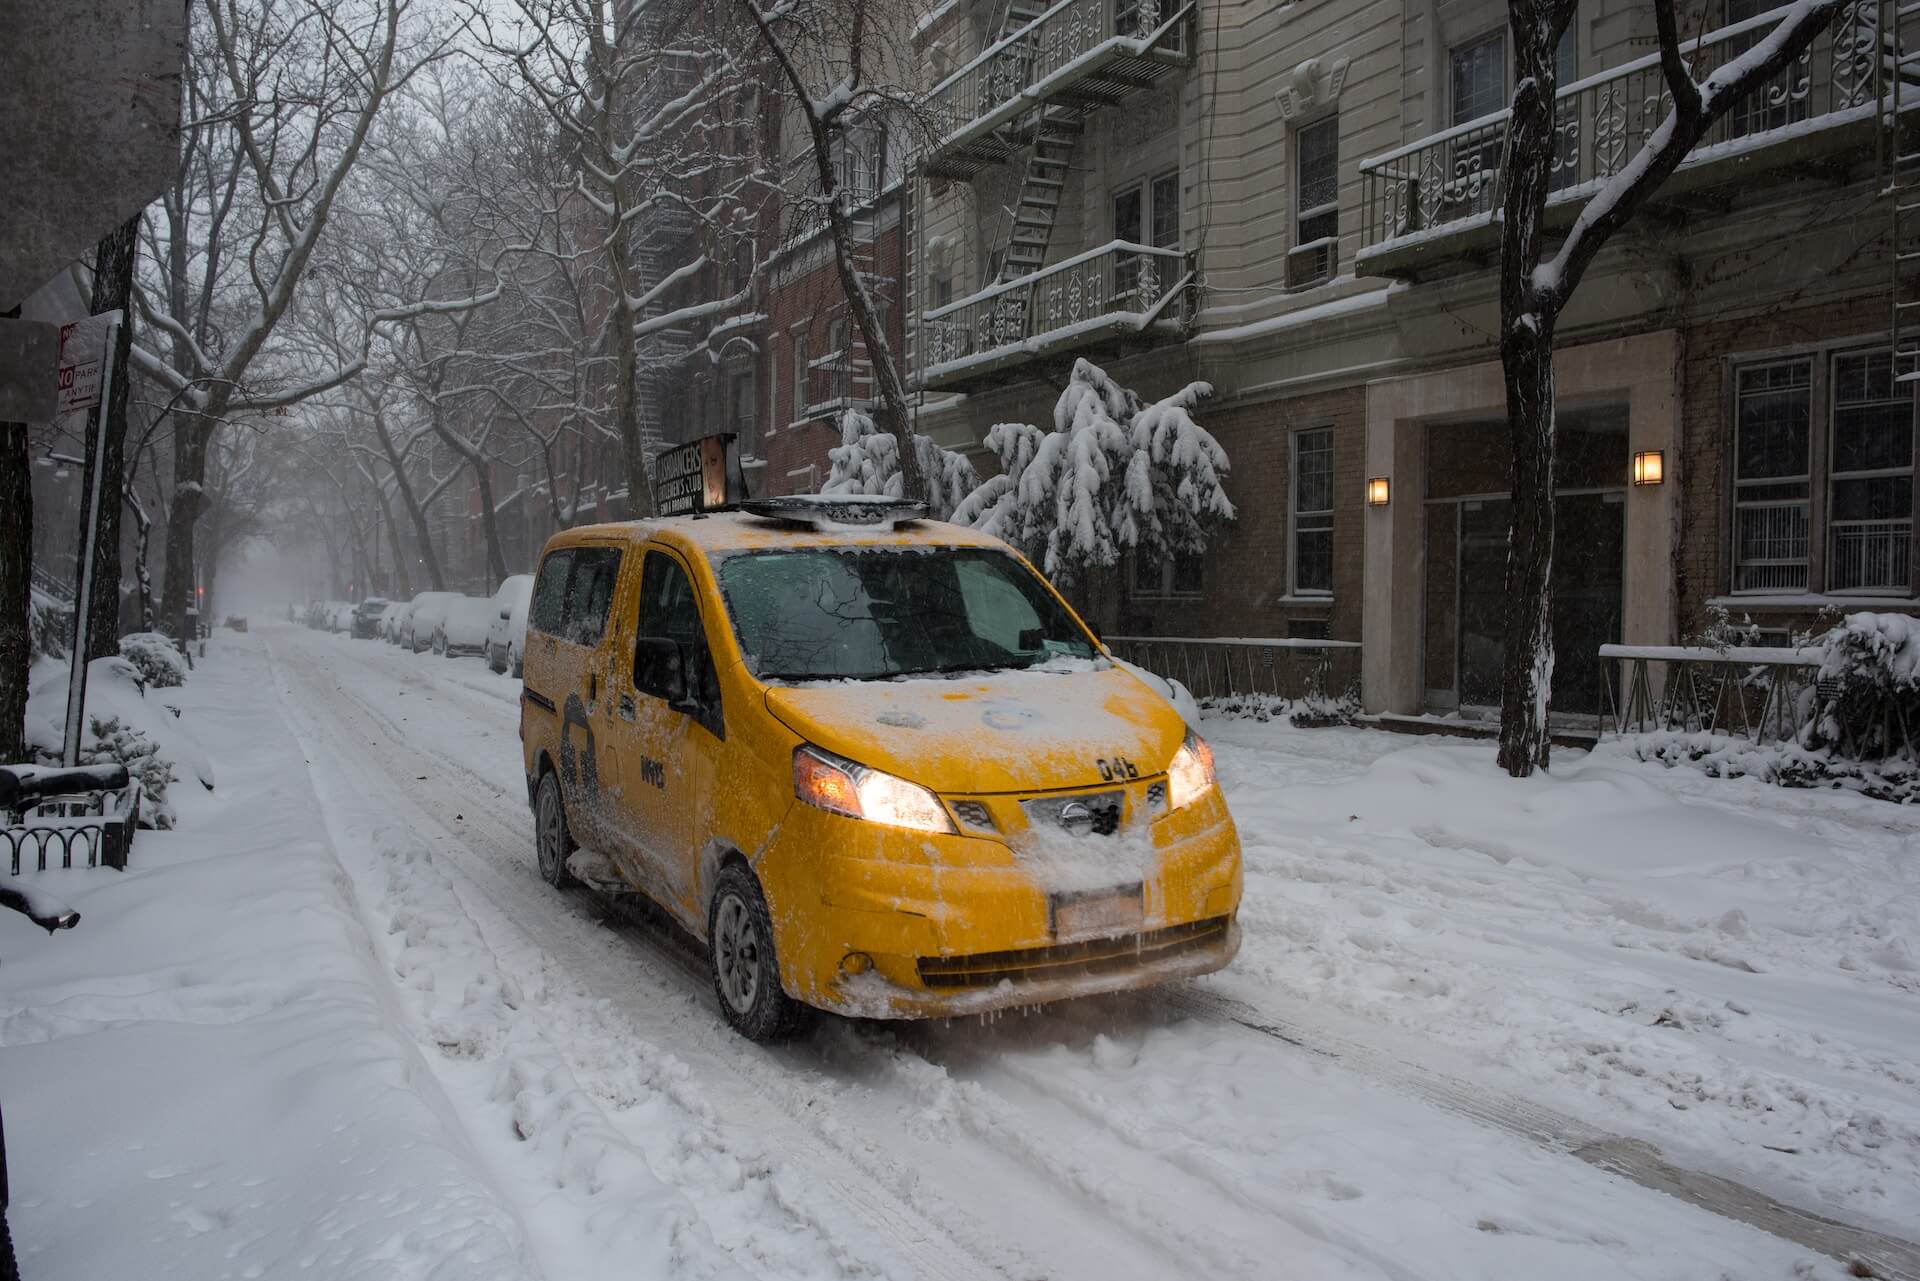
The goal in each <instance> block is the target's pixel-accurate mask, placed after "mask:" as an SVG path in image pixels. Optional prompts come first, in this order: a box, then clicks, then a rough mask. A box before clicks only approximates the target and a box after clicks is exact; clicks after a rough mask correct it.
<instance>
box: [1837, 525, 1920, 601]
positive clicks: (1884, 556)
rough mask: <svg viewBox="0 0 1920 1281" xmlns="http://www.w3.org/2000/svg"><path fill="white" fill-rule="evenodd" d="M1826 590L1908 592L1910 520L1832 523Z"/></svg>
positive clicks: (1911, 527)
mask: <svg viewBox="0 0 1920 1281" xmlns="http://www.w3.org/2000/svg"><path fill="white" fill-rule="evenodd" d="M1828 536H1829V537H1830V538H1831V539H1832V541H1833V559H1832V561H1831V562H1830V565H1831V572H1830V573H1829V574H1828V575H1827V587H1828V589H1829V590H1830V591H1836V592H1845V591H1869V592H1871V591H1898V592H1900V593H1902V594H1903V595H1904V594H1905V593H1906V592H1908V591H1909V590H1911V589H1912V586H1913V574H1912V571H1911V569H1910V568H1909V567H1910V565H1911V552H1912V548H1913V522H1912V521H1911V520H1863V521H1846V522H1841V521H1834V522H1832V523H1831V525H1830V527H1829V535H1828Z"/></svg>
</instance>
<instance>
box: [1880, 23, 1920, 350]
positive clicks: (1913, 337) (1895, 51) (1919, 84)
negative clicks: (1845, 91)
mask: <svg viewBox="0 0 1920 1281" xmlns="http://www.w3.org/2000/svg"><path fill="white" fill-rule="evenodd" d="M1880 2H1881V4H1882V6H1883V8H1882V15H1883V16H1882V17H1881V25H1882V31H1881V32H1880V39H1879V40H1878V42H1877V43H1878V44H1879V47H1880V49H1881V51H1882V56H1881V58H1880V60H1879V68H1878V71H1879V74H1878V77H1877V85H1878V91H1879V107H1880V176H1881V190H1882V192H1883V193H1884V195H1885V197H1886V201H1887V209H1888V213H1889V215H1890V218H1889V225H1888V247H1889V250H1890V254H1889V259H1890V262H1891V266H1892V281H1891V286H1892V288H1891V294H1892V300H1893V306H1892V309H1891V310H1892V316H1891V328H1890V334H1891V337H1892V345H1893V372H1894V376H1895V377H1896V378H1897V379H1899V380H1900V381H1901V382H1915V381H1920V129H1917V128H1916V127H1915V124H1914V122H1913V121H1912V120H1908V119H1906V118H1905V114H1906V113H1907V112H1910V111H1912V110H1914V109H1915V108H1916V107H1920V50H1914V51H1909V50H1908V49H1907V48H1906V42H1905V41H1904V40H1903V39H1902V38H1901V26H1902V24H1903V23H1906V24H1920V0H1880Z"/></svg>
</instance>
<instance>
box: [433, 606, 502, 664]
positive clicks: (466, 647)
mask: <svg viewBox="0 0 1920 1281" xmlns="http://www.w3.org/2000/svg"><path fill="white" fill-rule="evenodd" d="M494 612H495V611H494V608H493V601H492V600H491V599H489V598H487V597H484V596H457V597H455V598H454V599H452V600H450V601H448V602H447V605H446V608H445V609H444V610H442V611H441V613H440V618H439V621H438V622H437V623H435V624H434V628H433V652H434V653H436V654H446V655H448V656H450V657H451V656H453V655H457V654H478V653H480V652H481V651H482V650H484V649H486V647H487V627H488V625H489V624H491V623H492V622H493V616H494Z"/></svg>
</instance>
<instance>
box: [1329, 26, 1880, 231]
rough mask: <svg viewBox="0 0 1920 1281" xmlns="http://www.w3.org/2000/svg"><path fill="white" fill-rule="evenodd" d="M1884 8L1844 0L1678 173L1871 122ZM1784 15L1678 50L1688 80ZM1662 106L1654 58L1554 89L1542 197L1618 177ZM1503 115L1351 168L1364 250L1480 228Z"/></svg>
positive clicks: (1495, 196) (1572, 193)
mask: <svg viewBox="0 0 1920 1281" xmlns="http://www.w3.org/2000/svg"><path fill="white" fill-rule="evenodd" d="M1892 2H1893V0H1852V2H1851V3H1849V4H1847V5H1846V6H1845V7H1843V8H1842V9H1841V10H1840V13H1839V15H1838V16H1837V17H1836V18H1835V19H1834V21H1833V24H1832V25H1831V26H1829V27H1828V28H1827V29H1826V30H1824V31H1822V32H1821V33H1820V35H1819V36H1818V37H1816V38H1815V40H1814V42H1813V44H1812V45H1810V46H1809V47H1808V48H1807V50H1806V51H1805V52H1804V53H1802V54H1801V55H1800V57H1798V58H1796V59H1795V60H1794V61H1793V62H1791V63H1789V64H1788V65H1787V66H1786V67H1785V68H1783V69H1782V70H1781V71H1780V72H1779V73H1778V74H1776V75H1775V76H1774V77H1773V78H1772V79H1770V80H1768V81H1767V82H1765V83H1764V84H1762V85H1760V86H1758V87H1757V88H1755V89H1754V90H1752V91H1751V92H1749V93H1748V94H1747V95H1746V96H1745V97H1744V98H1742V99H1741V100H1740V101H1739V102H1738V103H1736V104H1735V105H1734V107H1733V108H1732V110H1730V111H1728V112H1727V113H1726V114H1725V115H1723V116H1722V117H1721V118H1720V119H1719V120H1718V121H1717V122H1716V123H1715V124H1714V126H1713V128H1712V129H1711V130H1710V131H1709V132H1708V134H1707V136H1706V137H1705V138H1703V139H1702V140H1701V142H1700V145H1699V146H1698V147H1696V148H1695V149H1694V151H1693V152H1692V154H1691V155H1689V156H1688V158H1687V160H1686V161H1685V162H1683V167H1684V165H1694V164H1699V163H1700V162H1701V161H1703V160H1707V159H1712V158H1713V157H1714V154H1715V152H1716V151H1719V152H1721V153H1722V154H1724V153H1725V152H1726V151H1731V150H1736V149H1738V148H1739V147H1740V146H1742V145H1743V144H1745V143H1747V142H1748V141H1751V140H1764V139H1768V138H1770V137H1775V136H1779V137H1784V136H1786V135H1787V134H1789V133H1792V132H1795V131H1798V130H1800V129H1803V128H1805V127H1806V126H1807V125H1808V124H1809V122H1815V121H1822V122H1825V123H1828V124H1837V123H1841V122H1843V121H1845V120H1849V119H1866V118H1869V117H1870V116H1871V115H1872V113H1873V111H1874V108H1875V103H1876V100H1877V95H1878V93H1879V88H1880V77H1881V76H1882V75H1883V74H1885V70H1884V68H1886V67H1887V66H1890V65H1891V62H1890V60H1889V59H1887V58H1883V56H1882V54H1883V45H1884V41H1883V37H1882V34H1881V8H1882V5H1883V4H1886V3H1892ZM1788 12H1789V10H1788V9H1787V8H1779V9H1774V10H1772V11H1770V12H1768V13H1764V14H1761V15H1759V16H1758V17H1754V18H1749V19H1747V20H1746V21H1744V22H1737V23H1733V24H1732V25H1730V26H1726V27H1722V28H1720V29H1719V30H1717V31H1710V32H1707V33H1706V34H1704V35H1702V36H1700V37H1698V38H1697V39H1695V40H1693V41H1690V42H1686V43H1684V44H1683V49H1684V50H1685V56H1686V57H1687V60H1688V62H1689V64H1690V65H1691V67H1692V71H1693V77H1694V79H1695V80H1696V81H1697V80H1700V79H1702V78H1704V77H1705V76H1707V75H1708V74H1710V73H1711V72H1713V71H1714V70H1716V69H1717V68H1719V67H1721V66H1724V65H1725V64H1726V63H1727V62H1729V61H1731V60H1732V59H1733V58H1736V57H1738V56H1739V55H1740V54H1742V53H1744V52H1746V51H1747V50H1748V49H1750V48H1752V47H1753V46H1754V45H1755V44H1757V43H1759V41H1760V40H1761V39H1762V38H1763V37H1764V36H1765V35H1766V33H1767V32H1768V31H1770V30H1771V29H1772V28H1773V26H1774V25H1775V24H1776V23H1777V22H1778V21H1779V20H1780V19H1781V18H1782V17H1783V16H1784V15H1785V14H1786V13H1788ZM1672 108H1673V99H1672V96H1671V95H1670V94H1668V92H1667V89H1666V79H1665V76H1664V75H1663V74H1662V72H1661V70H1660V57H1659V55H1658V54H1657V53H1656V54H1649V55H1647V56H1645V57H1642V58H1637V59H1635V60H1634V61H1632V62H1628V63H1625V64H1623V65H1621V66H1618V67H1614V68H1612V69H1611V70H1608V71H1603V72H1601V73H1599V74H1598V75H1593V76H1589V77H1587V78H1586V79H1584V80H1579V81H1576V82H1574V83H1573V84H1570V85H1566V86H1564V87H1562V88H1561V89H1560V90H1559V91H1558V93H1557V94H1556V95H1555V128H1556V131H1557V132H1558V134H1559V135H1560V136H1559V139H1558V140H1557V144H1556V148H1555V154H1554V159H1553V164H1552V170H1551V172H1552V190H1553V193H1554V194H1553V196H1552V197H1551V199H1553V200H1567V199H1573V198H1576V197H1577V196H1578V195H1582V194H1589V184H1592V183H1595V182H1597V181H1599V180H1601V179H1605V178H1610V177H1612V176H1613V175H1614V174H1617V173H1619V172H1620V171H1621V170H1622V169H1624V168H1625V167H1626V165H1627V163H1628V162H1629V161H1630V160H1632V159H1633V157H1634V156H1635V155H1636V154H1638V153H1639V151H1640V148H1641V147H1642V145H1644V144H1645V142H1646V140H1647V138H1648V137H1649V135H1651V134H1652V133H1653V131H1654V130H1655V129H1657V128H1659V126H1660V124H1661V122H1662V121H1664V120H1665V119H1666V118H1667V115H1668V113H1669V112H1670V111H1671V110H1672ZM1507 116H1508V113H1507V112H1505V111H1498V112H1495V113H1493V114H1492V115H1489V116H1483V117H1481V118H1480V119H1478V120H1472V121H1468V122H1466V123H1464V124H1460V125H1456V126H1455V127H1454V128H1451V129H1448V130H1445V131H1444V132H1441V133H1436V134H1433V135H1431V136H1429V137H1426V138H1422V139H1420V140H1419V141H1418V142H1415V143H1412V144H1410V145H1408V146H1405V147H1401V148H1400V149H1399V150H1397V151H1390V152H1388V153H1386V154H1385V155H1380V156H1374V157H1371V158H1369V159H1367V160H1363V161H1361V162H1360V174H1361V176H1362V178H1363V179H1364V181H1365V192H1366V194H1365V200H1366V210H1365V212H1366V218H1365V223H1364V238H1365V245H1366V246H1367V247H1369V248H1371V247H1374V246H1377V245H1384V244H1386V243H1387V242H1389V241H1391V240H1394V239H1396V238H1399V237H1403V236H1410V235H1414V234H1416V233H1419V232H1423V231H1430V230H1433V229H1434V228H1438V227H1446V226H1450V225H1452V224H1456V223H1462V222H1466V221H1468V220H1472V219H1484V218H1485V217H1486V216H1487V215H1488V214H1489V213H1490V212H1491V211H1492V210H1494V209H1497V208H1498V207H1499V206H1500V203H1501V201H1502V199H1503V198H1504V195H1505V189H1504V186H1503V184H1502V182H1501V177H1502V175H1501V172H1500V154H1501V149H1502V147H1503V146H1504V145H1505V140H1506V133H1507Z"/></svg>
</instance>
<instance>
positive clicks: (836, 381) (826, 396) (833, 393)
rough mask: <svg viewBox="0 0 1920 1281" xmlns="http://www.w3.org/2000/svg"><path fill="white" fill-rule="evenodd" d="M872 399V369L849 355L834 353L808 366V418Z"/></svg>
mask: <svg viewBox="0 0 1920 1281" xmlns="http://www.w3.org/2000/svg"><path fill="white" fill-rule="evenodd" d="M872 398H873V372H872V366H871V365H869V364H868V362H867V361H866V360H865V359H864V358H860V357H856V356H854V355H853V354H852V353H851V352H846V351H835V352H829V353H828V354H827V355H824V356H816V357H814V358H813V359H812V360H810V361H808V362H807V403H806V408H805V410H804V413H805V416H806V417H808V418H816V417H818V416H819V415H821V414H823V413H829V412H831V411H833V410H836V409H845V408H847V407H848V406H849V405H853V404H857V403H864V402H866V401H869V400H871V399H872Z"/></svg>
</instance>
